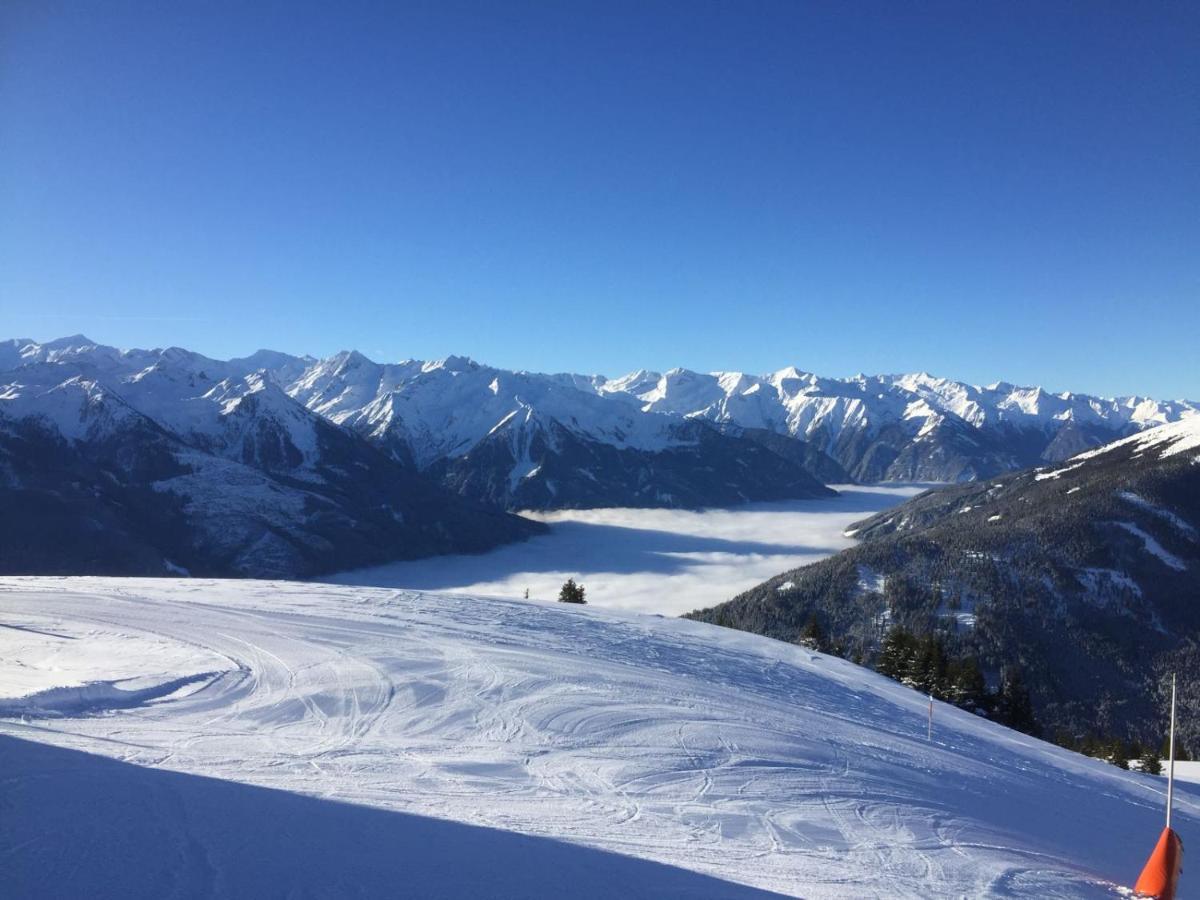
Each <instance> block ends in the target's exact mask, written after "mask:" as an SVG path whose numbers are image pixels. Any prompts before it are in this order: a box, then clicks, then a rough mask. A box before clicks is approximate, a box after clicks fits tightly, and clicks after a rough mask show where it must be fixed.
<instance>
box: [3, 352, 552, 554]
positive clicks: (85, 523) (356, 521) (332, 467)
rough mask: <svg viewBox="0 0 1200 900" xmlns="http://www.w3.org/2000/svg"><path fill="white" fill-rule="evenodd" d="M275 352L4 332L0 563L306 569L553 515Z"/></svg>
mask: <svg viewBox="0 0 1200 900" xmlns="http://www.w3.org/2000/svg"><path fill="white" fill-rule="evenodd" d="M263 362H270V363H273V367H272V371H277V372H286V371H287V367H288V365H289V362H288V360H287V359H279V358H278V357H276V356H274V355H271V354H258V355H256V357H254V358H251V359H249V360H231V361H229V362H220V361H216V360H211V359H207V358H205V357H202V356H199V355H197V354H194V353H189V352H187V351H184V350H179V349H177V348H172V349H169V350H155V351H139V350H135V351H127V352H119V351H116V350H114V349H112V348H109V347H101V346H96V345H94V344H90V343H89V342H86V341H85V340H84V339H80V338H68V339H65V340H62V341H55V342H52V343H50V344H45V345H36V344H32V343H30V342H10V343H8V344H4V345H0V367H5V368H7V371H3V372H0V498H2V500H3V503H4V509H5V513H6V514H5V516H4V517H2V520H0V570H4V571H9V572H14V571H15V572H64V573H65V572H93V573H104V572H122V573H145V574H161V573H165V572H180V571H189V572H192V573H194V574H199V573H205V572H207V573H209V574H237V575H253V576H260V577H261V576H278V575H292V576H297V575H310V574H317V573H320V572H328V571H332V570H336V569H343V568H346V567H347V566H348V565H361V564H369V563H372V562H384V561H387V560H392V559H399V558H406V557H413V556H423V555H429V554H432V553H440V552H448V551H452V550H457V551H462V550H467V551H471V550H475V551H478V550H484V549H488V548H490V547H493V546H495V545H496V544H498V543H504V542H505V541H509V540H516V539H520V538H522V537H525V536H528V535H530V534H534V533H537V532H538V531H539V530H540V529H541V526H539V525H538V524H537V523H534V522H530V521H529V520H526V519H521V518H519V517H517V516H512V515H508V514H505V513H503V512H502V511H500V510H498V509H495V508H492V507H485V506H483V505H480V504H477V503H474V502H472V501H470V500H467V499H465V498H463V497H460V496H458V495H456V494H454V493H452V492H450V491H447V490H446V489H445V488H443V487H441V486H440V485H438V484H436V483H435V482H433V481H431V480H429V479H427V478H425V477H423V476H421V475H420V474H419V473H417V472H414V471H412V470H411V469H410V468H408V467H406V466H404V465H401V464H400V463H398V462H397V461H396V460H394V459H393V458H392V457H391V456H389V455H388V454H386V453H383V452H381V451H380V450H378V449H377V448H376V447H374V446H373V445H371V444H370V443H369V442H367V441H365V440H363V439H362V438H361V437H359V436H358V435H356V434H355V433H353V432H351V431H348V430H346V429H343V428H340V427H338V426H336V425H334V424H333V423H331V422H329V421H328V420H327V419H325V418H323V417H322V416H319V415H317V414H316V413H313V412H310V411H309V410H308V409H306V408H305V407H304V406H303V405H302V404H300V403H298V402H297V401H296V400H294V399H293V398H292V397H291V396H289V395H288V394H287V393H286V392H285V391H284V390H283V389H282V387H280V385H279V383H278V382H277V380H276V377H275V375H273V374H271V373H270V372H268V370H266V369H264V368H262V367H261V363H263Z"/></svg>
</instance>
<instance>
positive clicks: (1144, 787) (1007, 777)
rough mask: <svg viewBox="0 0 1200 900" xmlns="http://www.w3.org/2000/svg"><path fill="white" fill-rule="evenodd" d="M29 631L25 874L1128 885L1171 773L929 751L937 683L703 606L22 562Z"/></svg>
mask: <svg viewBox="0 0 1200 900" xmlns="http://www.w3.org/2000/svg"><path fill="white" fill-rule="evenodd" d="M0 624H2V625H3V627H0V684H3V685H5V686H8V685H12V684H19V685H20V687H19V688H16V689H14V688H11V687H9V688H8V689H7V690H0V715H3V716H4V718H0V772H2V773H3V774H2V775H0V779H3V783H4V809H3V815H0V859H2V860H4V862H3V869H4V870H5V879H6V883H7V886H6V888H5V891H6V896H15V897H25V896H30V897H32V896H46V897H51V896H89V897H117V896H121V897H136V896H156V897H166V896H175V897H191V896H365V897H373V896H389V897H391V896H396V897H404V896H409V897H454V896H474V897H485V896H504V897H536V896H563V895H568V896H571V897H573V898H575V897H606V896H622V897H636V896H644V897H743V896H744V897H754V896H762V894H761V893H760V891H759V890H754V889H761V890H764V891H774V892H778V893H780V894H785V895H789V896H802V897H810V898H824V897H838V898H846V897H854V898H867V897H880V898H910V897H911V898H918V897H919V898H933V897H955V898H957V897H972V898H974V897H1038V898H1060V897H1072V898H1076V897H1112V896H1118V890H1117V888H1116V887H1115V885H1116V884H1119V883H1126V884H1127V883H1129V882H1131V881H1132V880H1133V878H1134V877H1135V876H1136V874H1137V871H1138V869H1139V868H1140V866H1141V864H1142V862H1143V861H1144V859H1145V857H1146V855H1147V854H1148V852H1149V850H1150V848H1151V846H1152V844H1153V841H1154V839H1155V838H1156V837H1157V834H1158V830H1159V829H1160V828H1161V824H1162V818H1161V805H1162V794H1163V790H1164V788H1165V783H1164V782H1163V781H1162V780H1161V779H1154V778H1151V777H1149V776H1141V775H1138V774H1135V773H1127V772H1121V771H1119V770H1117V769H1116V768H1114V767H1112V766H1109V765H1107V764H1104V763H1101V762H1097V761H1094V760H1089V759H1086V758H1084V757H1081V756H1077V755H1075V754H1071V753H1067V752H1065V751H1062V750H1059V749H1057V748H1055V747H1052V746H1050V745H1047V744H1043V743H1041V742H1038V741H1035V740H1033V739H1030V738H1027V737H1025V736H1022V735H1019V734H1016V733H1014V732H1010V731H1007V730H1005V729H1002V728H999V727H996V726H994V725H992V724H991V723H988V722H986V721H983V720H981V719H979V718H977V717H974V716H972V715H969V714H967V713H964V712H962V711H959V710H956V709H954V708H951V707H948V706H945V705H943V704H938V705H937V707H936V713H935V729H934V739H933V742H932V743H929V742H927V740H926V719H925V713H926V703H927V701H926V700H925V699H924V698H922V697H920V696H919V695H917V694H916V693H915V692H912V691H910V690H908V689H907V688H904V687H902V686H900V685H897V684H895V683H894V682H891V681H888V680H886V679H884V678H881V677H879V676H876V675H875V674H873V673H871V672H868V671H866V670H864V669H861V668H859V667H856V666H853V665H851V664H850V663H848V662H845V661H843V660H839V659H836V658H832V657H827V656H823V655H821V654H818V653H813V652H808V651H806V650H804V649H802V648H798V647H795V646H790V645H786V644H783V643H779V642H775V641H771V640H768V639H765V638H761V637H757V636H753V635H748V634H743V633H740V632H734V631H729V630H725V629H721V628H716V627H712V626H708V625H704V624H701V623H695V622H688V621H682V620H675V619H663V618H659V617H657V616H647V615H636V614H630V613H619V612H614V611H609V610H594V609H590V608H586V607H584V608H578V607H569V606H565V605H561V604H553V603H537V602H520V601H501V600H489V599H478V598H471V597H459V596H443V595H434V594H416V593H408V592H400V591H392V590H380V589H368V588H356V587H341V586H328V585H319V584H299V583H269V582H252V581H199V580H167V579H157V580H149V579H147V580H138V579H101V578H7V579H2V580H0ZM89 642H99V643H100V644H107V645H109V646H112V647H114V648H116V650H115V651H114V652H112V653H82V652H77V651H76V650H75V649H74V648H86V647H88V645H89ZM18 676H19V680H18ZM134 694H136V696H133V695H134ZM29 742H35V743H29ZM38 744H43V745H45V744H49V745H54V747H56V748H60V749H53V750H52V749H50V748H48V747H44V746H43V747H38V746H37V745H38ZM71 751H84V753H77V752H71ZM85 754H86V755H85ZM126 764H133V765H126ZM195 776H207V778H205V777H195ZM210 779H220V780H219V781H213V780H210ZM264 788H267V789H275V790H262V789H264ZM1194 791H1195V788H1193V787H1191V786H1189V785H1184V786H1182V787H1181V789H1180V790H1178V791H1177V803H1178V806H1177V813H1176V827H1177V829H1178V830H1179V831H1180V833H1181V834H1182V835H1183V837H1184V841H1185V843H1186V842H1188V840H1189V835H1197V834H1200V828H1198V827H1197V826H1198V825H1200V795H1198V794H1197V793H1195V792H1194ZM285 792H286V793H285ZM335 801H340V802H335ZM468 826H481V827H468ZM1185 877H1186V876H1185ZM10 890H13V891H14V892H13V893H8V891H10Z"/></svg>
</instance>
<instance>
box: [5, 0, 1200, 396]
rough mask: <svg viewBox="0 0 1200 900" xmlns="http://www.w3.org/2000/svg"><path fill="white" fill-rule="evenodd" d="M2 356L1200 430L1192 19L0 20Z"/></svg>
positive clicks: (169, 12)
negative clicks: (1075, 402) (856, 394)
mask: <svg viewBox="0 0 1200 900" xmlns="http://www.w3.org/2000/svg"><path fill="white" fill-rule="evenodd" d="M0 42H2V43H3V52H2V53H0V335H3V336H5V337H7V336H22V337H33V338H36V339H47V338H51V337H54V336H57V335H64V334H70V333H74V332H84V333H86V334H88V335H89V336H91V337H92V338H94V339H96V340H100V341H104V342H107V343H114V344H117V345H120V346H166V345H171V344H179V345H183V346H187V347H190V348H193V349H197V350H200V351H202V352H205V353H209V354H211V355H216V356H231V355H238V354H244V353H247V352H249V351H252V350H254V349H257V348H258V347H262V346H267V347H272V348H276V349H281V350H288V351H292V352H307V353H313V354H317V355H324V354H328V353H331V352H334V351H336V350H338V349H342V348H347V347H354V348H358V349H360V350H362V351H364V352H365V353H367V354H368V355H370V356H373V357H376V358H379V359H399V358H404V357H421V358H432V357H440V356H445V355H447V354H450V353H465V354H469V355H471V356H474V357H475V358H477V359H480V360H483V361H486V362H491V363H494V364H497V365H502V366H506V367H523V368H529V369H536V370H549V371H562V370H572V371H584V372H603V373H607V374H620V373H622V372H624V371H626V370H629V369H633V368H638V367H647V368H668V367H671V366H676V365H681V366H685V367H689V368H696V369H717V368H723V369H747V370H751V371H767V370H772V369H776V368H780V367H782V366H784V365H788V364H796V365H798V366H799V367H801V368H804V369H809V370H813V371H817V372H820V373H823V374H830V375H846V374H852V373H854V372H858V371H866V372H892V371H908V370H918V369H924V370H929V371H932V372H935V373H938V374H943V375H946V376H951V377H956V378H962V379H965V380H970V381H976V382H989V381H992V380H996V379H1000V378H1003V379H1007V380H1010V381H1018V382H1026V383H1032V382H1039V383H1042V384H1045V385H1047V386H1048V387H1050V388H1053V389H1074V390H1088V391H1095V392H1103V393H1134V392H1137V393H1148V394H1151V395H1154V396H1162V397H1168V396H1170V397H1178V396H1190V397H1197V398H1200V6H1197V5H1196V4H1195V3H1191V2H1176V0H1163V2H1159V3H1135V2H1128V3H1106V2H1101V0H1087V2H1080V3H1053V2H1030V3H1010V2H994V3H976V2H957V0H956V2H949V3H923V2H915V3H894V2H880V3H866V2H862V3H859V2H851V3H836V2H814V3H804V2H799V0H794V2H779V3H774V2H758V0H747V2H734V0H730V2H722V3H712V2H693V0H688V2H677V3H653V2H646V0H640V2H628V3H626V2H619V0H617V2H614V0H605V2H597V3H589V2H583V0H564V2H545V3H522V2H485V0H480V2H477V3H455V2H446V0H433V2H423V3H409V4H405V3H400V2H381V3H377V4H376V3H354V2H347V3H329V2H325V3H305V2H280V3H269V2H261V0H255V2H252V3H245V2H229V3H221V2H198V0H196V2H172V3H159V2H144V3H127V2H120V0H103V2H101V0H90V2H89V0H69V2H54V0H6V2H4V3H3V4H0Z"/></svg>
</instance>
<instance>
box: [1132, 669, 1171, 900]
mask: <svg viewBox="0 0 1200 900" xmlns="http://www.w3.org/2000/svg"><path fill="white" fill-rule="evenodd" d="M1174 795H1175V676H1174V675H1172V676H1171V737H1170V744H1169V749H1168V750H1167V827H1166V828H1164V829H1163V830H1162V834H1160V835H1159V836H1158V843H1157V844H1156V845H1155V847H1154V852H1153V853H1151V854H1150V858H1149V859H1148V860H1146V867H1145V868H1144V869H1142V874H1141V875H1140V876H1138V880H1137V884H1135V885H1134V886H1133V892H1134V894H1136V895H1137V896H1139V897H1149V898H1151V900H1175V891H1177V890H1178V889H1179V873H1180V872H1182V871H1183V841H1181V840H1180V839H1179V835H1178V834H1176V833H1175V830H1174V829H1173V828H1172V827H1171V806H1172V801H1173V800H1174Z"/></svg>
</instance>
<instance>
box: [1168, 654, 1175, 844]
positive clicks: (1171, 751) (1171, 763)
mask: <svg viewBox="0 0 1200 900" xmlns="http://www.w3.org/2000/svg"><path fill="white" fill-rule="evenodd" d="M1174 799H1175V675H1174V674H1173V673H1172V675H1171V738H1170V741H1169V743H1168V748H1167V827H1168V828H1170V827H1171V804H1172V801H1173V800H1174Z"/></svg>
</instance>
